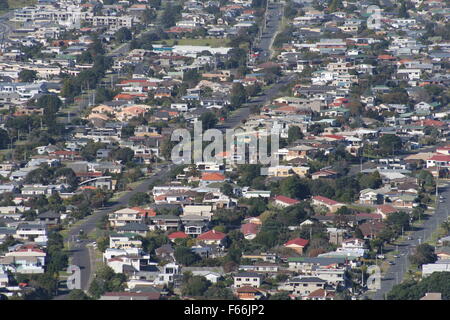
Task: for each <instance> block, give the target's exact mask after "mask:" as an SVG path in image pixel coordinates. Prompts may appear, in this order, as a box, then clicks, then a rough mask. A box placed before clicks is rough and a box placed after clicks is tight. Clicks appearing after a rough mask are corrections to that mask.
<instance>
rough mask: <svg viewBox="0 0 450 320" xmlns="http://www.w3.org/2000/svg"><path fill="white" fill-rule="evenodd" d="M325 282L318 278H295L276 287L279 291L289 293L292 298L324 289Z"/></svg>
mask: <svg viewBox="0 0 450 320" xmlns="http://www.w3.org/2000/svg"><path fill="white" fill-rule="evenodd" d="M326 283H327V282H326V281H325V280H323V279H320V278H318V277H307V276H306V277H296V278H292V279H290V280H288V281H286V282H285V283H284V284H282V285H280V286H279V287H278V289H279V290H283V291H289V292H290V293H291V294H292V295H293V296H300V297H303V296H308V295H310V294H311V293H312V292H314V291H316V290H318V289H322V290H324V289H325V285H326Z"/></svg>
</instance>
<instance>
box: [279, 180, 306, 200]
mask: <svg viewBox="0 0 450 320" xmlns="http://www.w3.org/2000/svg"><path fill="white" fill-rule="evenodd" d="M280 193H281V194H282V195H284V196H286V197H290V198H298V199H305V198H306V197H308V196H309V195H310V191H309V187H308V184H307V183H304V182H303V181H302V180H301V179H300V178H299V177H298V176H297V175H293V176H290V177H287V178H285V179H283V180H282V181H281V183H280Z"/></svg>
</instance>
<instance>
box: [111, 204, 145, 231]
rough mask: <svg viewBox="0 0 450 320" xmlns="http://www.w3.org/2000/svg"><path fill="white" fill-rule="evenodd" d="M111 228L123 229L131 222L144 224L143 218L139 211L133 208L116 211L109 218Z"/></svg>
mask: <svg viewBox="0 0 450 320" xmlns="http://www.w3.org/2000/svg"><path fill="white" fill-rule="evenodd" d="M108 220H109V223H110V225H111V227H113V228H116V227H122V226H124V225H126V224H128V223H131V222H136V223H139V222H142V220H143V217H142V214H141V212H140V211H139V210H136V209H132V208H124V209H120V210H117V211H114V212H112V213H110V214H109V216H108Z"/></svg>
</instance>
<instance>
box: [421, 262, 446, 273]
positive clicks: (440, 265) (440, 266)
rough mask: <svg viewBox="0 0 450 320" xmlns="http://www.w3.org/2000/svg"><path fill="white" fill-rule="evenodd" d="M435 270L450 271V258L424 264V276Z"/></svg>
mask: <svg viewBox="0 0 450 320" xmlns="http://www.w3.org/2000/svg"><path fill="white" fill-rule="evenodd" d="M433 272H450V260H437V261H436V262H435V263H427V264H424V265H422V277H427V276H429V275H431V274H432V273H433Z"/></svg>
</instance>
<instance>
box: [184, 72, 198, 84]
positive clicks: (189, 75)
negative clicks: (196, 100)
mask: <svg viewBox="0 0 450 320" xmlns="http://www.w3.org/2000/svg"><path fill="white" fill-rule="evenodd" d="M199 80H200V74H199V73H198V71H197V70H196V69H189V70H188V71H186V72H184V73H183V82H186V83H187V85H188V86H189V87H193V86H195V85H196V84H197V82H198V81H199Z"/></svg>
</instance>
